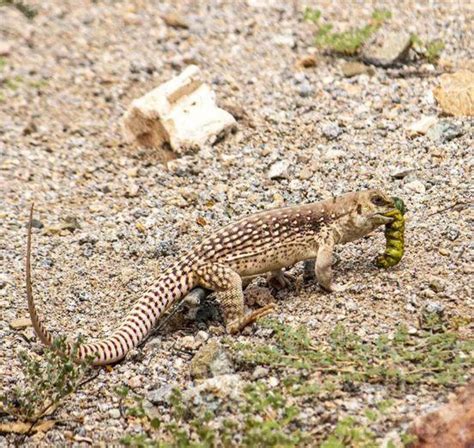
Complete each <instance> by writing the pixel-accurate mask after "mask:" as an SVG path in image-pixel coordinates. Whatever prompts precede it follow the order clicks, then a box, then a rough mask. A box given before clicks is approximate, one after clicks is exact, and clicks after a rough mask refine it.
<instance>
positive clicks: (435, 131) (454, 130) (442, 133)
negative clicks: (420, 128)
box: [426, 121, 463, 143]
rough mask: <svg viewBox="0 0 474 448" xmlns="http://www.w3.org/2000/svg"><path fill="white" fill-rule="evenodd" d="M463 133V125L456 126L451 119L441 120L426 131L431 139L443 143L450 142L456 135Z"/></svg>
mask: <svg viewBox="0 0 474 448" xmlns="http://www.w3.org/2000/svg"><path fill="white" fill-rule="evenodd" d="M462 134H463V131H462V129H461V127H459V126H456V125H455V124H454V123H450V122H449V121H441V122H440V123H438V124H436V125H435V126H433V127H431V128H430V129H429V130H428V132H427V133H426V135H427V136H428V137H429V138H430V139H431V140H435V141H439V142H441V143H446V142H449V141H451V140H453V139H455V138H456V137H460V136H461V135H462Z"/></svg>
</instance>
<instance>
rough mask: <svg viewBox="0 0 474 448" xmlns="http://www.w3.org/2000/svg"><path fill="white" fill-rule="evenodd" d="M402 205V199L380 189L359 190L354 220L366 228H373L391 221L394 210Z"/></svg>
mask: <svg viewBox="0 0 474 448" xmlns="http://www.w3.org/2000/svg"><path fill="white" fill-rule="evenodd" d="M400 207H404V204H403V201H402V200H401V199H399V198H393V197H390V196H388V195H386V194H385V193H384V192H383V191H380V190H368V191H362V192H360V193H359V194H358V195H357V197H356V207H355V215H358V216H359V219H357V220H356V222H357V221H358V222H359V223H360V224H362V225H363V226H364V227H366V228H367V229H370V230H373V229H375V228H376V227H378V226H380V225H382V224H388V223H390V222H392V221H393V216H392V213H393V212H394V210H396V209H398V210H400V211H402V210H401V209H400Z"/></svg>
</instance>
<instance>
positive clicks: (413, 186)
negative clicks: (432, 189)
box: [403, 180, 426, 194]
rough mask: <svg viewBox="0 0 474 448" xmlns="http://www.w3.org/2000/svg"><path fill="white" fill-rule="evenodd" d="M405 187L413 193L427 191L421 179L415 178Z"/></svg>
mask: <svg viewBox="0 0 474 448" xmlns="http://www.w3.org/2000/svg"><path fill="white" fill-rule="evenodd" d="M403 188H404V190H406V191H409V192H412V193H419V194H423V193H425V191H426V187H425V185H424V184H423V182H421V181H420V180H414V181H412V182H410V183H408V184H406V185H405V186H404V187H403Z"/></svg>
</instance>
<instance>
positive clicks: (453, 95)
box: [433, 70, 474, 116]
mask: <svg viewBox="0 0 474 448" xmlns="http://www.w3.org/2000/svg"><path fill="white" fill-rule="evenodd" d="M433 94H434V96H435V98H436V100H437V101H438V103H439V105H440V106H441V108H442V109H443V112H445V113H447V114H451V115H455V116H461V115H467V116H472V115H474V72H471V71H470V70H460V71H458V72H456V73H452V74H448V73H445V74H444V75H441V77H440V84H439V85H438V86H437V87H435V88H434V89H433Z"/></svg>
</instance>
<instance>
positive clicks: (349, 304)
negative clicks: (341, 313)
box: [345, 299, 359, 312]
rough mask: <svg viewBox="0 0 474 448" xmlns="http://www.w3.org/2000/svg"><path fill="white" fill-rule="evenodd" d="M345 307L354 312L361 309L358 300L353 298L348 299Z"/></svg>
mask: <svg viewBox="0 0 474 448" xmlns="http://www.w3.org/2000/svg"><path fill="white" fill-rule="evenodd" d="M345 307H346V310H347V311H352V312H353V311H357V310H358V309H359V305H358V304H357V302H355V301H354V300H351V299H348V300H346V302H345Z"/></svg>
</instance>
